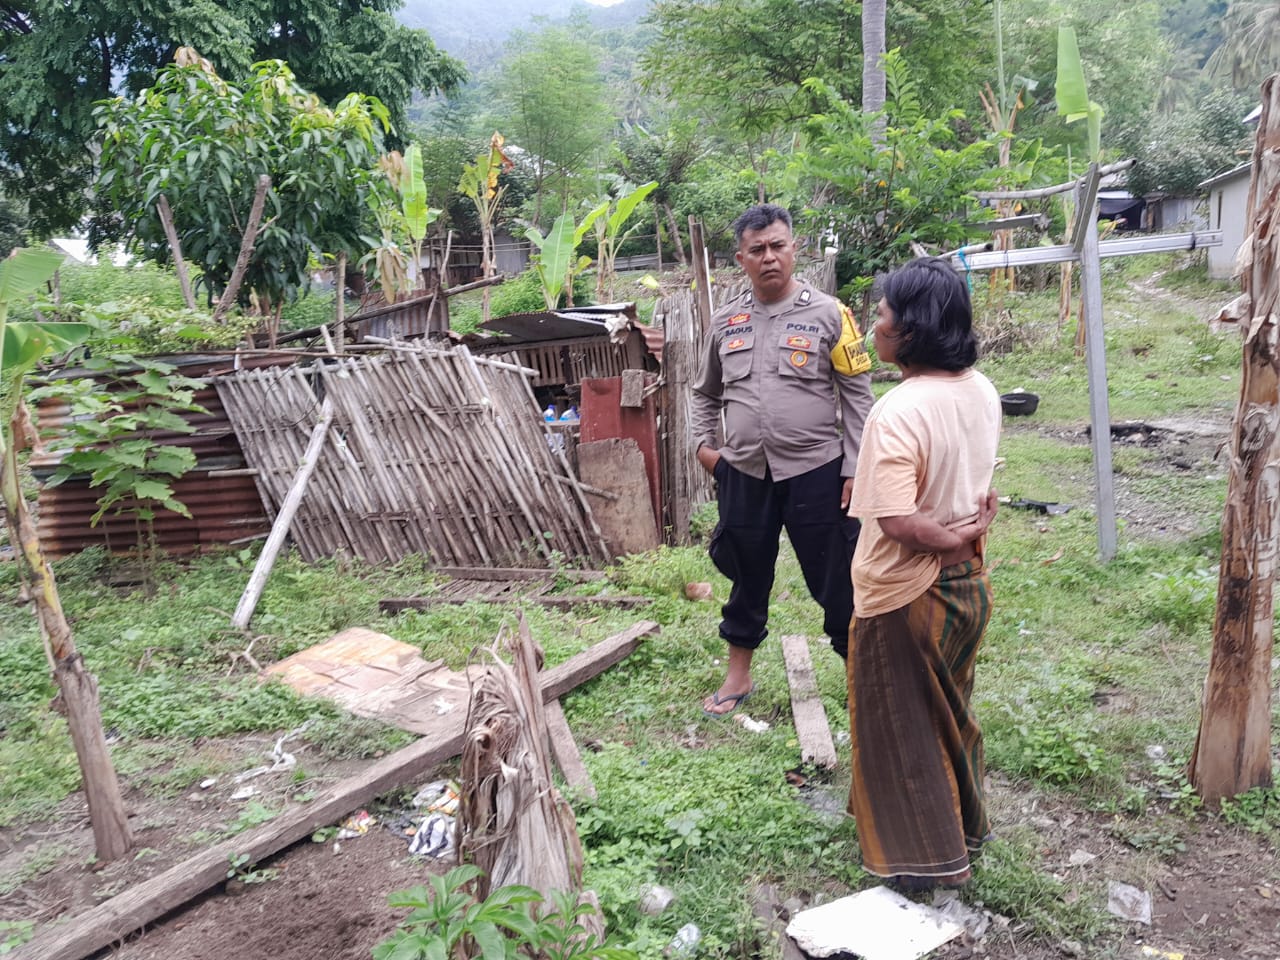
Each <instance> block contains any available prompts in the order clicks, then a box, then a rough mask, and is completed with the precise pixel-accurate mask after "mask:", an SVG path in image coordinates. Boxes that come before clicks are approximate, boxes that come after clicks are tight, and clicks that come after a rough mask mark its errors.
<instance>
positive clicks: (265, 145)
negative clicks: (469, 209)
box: [95, 58, 387, 317]
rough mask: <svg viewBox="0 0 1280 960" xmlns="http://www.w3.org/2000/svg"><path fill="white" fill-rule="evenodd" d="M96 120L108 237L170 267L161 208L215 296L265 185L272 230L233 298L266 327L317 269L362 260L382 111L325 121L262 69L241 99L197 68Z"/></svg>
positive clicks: (353, 99) (237, 89)
mask: <svg viewBox="0 0 1280 960" xmlns="http://www.w3.org/2000/svg"><path fill="white" fill-rule="evenodd" d="M187 59H189V58H187ZM97 113H98V118H99V122H100V124H101V126H102V136H101V160H100V162H101V167H102V174H101V176H100V178H99V180H98V185H97V186H98V191H99V193H100V195H101V197H102V198H103V200H104V201H105V202H107V203H109V204H110V205H111V207H112V210H113V211H114V212H115V214H116V216H117V217H118V219H117V220H116V221H115V222H114V223H113V224H108V226H109V227H111V228H114V230H115V231H117V232H120V233H124V234H125V235H127V236H129V237H131V238H132V239H133V240H134V241H135V243H136V245H137V246H138V248H139V249H140V251H141V253H142V255H143V256H144V257H145V258H147V259H149V260H156V261H159V262H165V261H167V260H168V259H169V258H170V250H169V247H168V244H167V242H166V240H165V236H164V231H163V227H162V223H161V218H160V214H159V210H158V203H159V198H160V197H161V196H162V195H163V196H165V197H167V198H168V202H169V205H170V206H171V207H172V209H173V219H174V223H175V226H176V227H177V230H178V234H179V238H180V241H181V244H182V250H183V254H184V256H185V257H187V258H190V259H191V260H193V261H195V262H196V263H198V264H199V265H200V267H201V269H202V270H203V275H202V278H201V279H202V282H203V283H204V284H206V285H207V287H208V291H209V293H210V295H211V296H213V297H219V298H220V297H223V296H224V294H225V292H226V287H227V284H228V281H229V280H230V278H231V276H232V274H233V272H234V270H235V268H236V262H237V258H238V257H239V255H240V251H241V247H242V241H243V238H244V235H245V233H246V230H247V226H248V225H247V223H246V220H247V217H248V213H249V210H250V206H251V204H252V202H253V198H254V196H255V191H256V190H257V188H258V184H259V182H260V178H261V177H263V176H267V177H270V180H271V184H272V186H271V189H270V192H269V193H268V195H267V218H266V220H265V223H264V225H263V227H262V229H261V231H260V233H259V234H258V237H257V241H256V243H255V244H254V246H253V255H252V258H251V259H250V260H249V262H248V266H247V269H246V270H245V271H244V285H243V287H242V288H241V289H242V290H244V291H246V294H245V296H244V297H242V299H245V300H247V299H249V298H250V297H252V298H253V299H254V300H256V304H257V307H258V310H259V312H260V313H262V314H263V315H264V316H268V317H270V316H273V315H274V316H276V317H278V314H279V309H280V307H281V306H282V304H283V303H284V302H286V301H291V300H293V299H294V298H295V297H296V296H297V294H298V293H299V292H300V291H301V290H302V289H304V288H305V286H306V283H307V277H308V272H307V271H308V264H309V262H310V260H311V259H312V258H313V257H315V258H317V259H320V258H321V256H322V255H323V254H337V253H342V252H345V253H347V255H348V259H349V260H352V261H354V259H355V256H356V254H358V253H359V252H360V251H362V250H363V249H364V247H365V245H366V244H365V241H364V239H363V238H362V233H361V228H362V223H363V221H364V214H365V211H366V210H367V207H368V205H369V202H370V194H371V193H372V192H373V191H375V190H378V189H380V188H385V187H386V180H385V178H384V177H382V175H381V174H379V173H378V172H377V170H376V163H377V157H378V154H379V152H380V148H381V135H382V133H383V131H384V130H385V128H386V124H387V114H386V111H385V109H384V108H383V107H382V105H381V103H379V102H378V101H377V100H375V99H373V98H370V97H365V96H362V95H360V94H352V95H350V96H348V97H346V98H345V99H343V100H342V102H340V103H339V104H338V105H337V106H336V107H334V108H333V109H330V108H328V107H326V106H324V105H323V104H322V103H321V102H320V100H319V98H317V97H316V96H315V95H314V94H312V93H309V92H308V91H306V90H304V89H302V87H300V86H299V85H298V83H297V81H296V80H295V78H294V76H293V73H292V72H291V71H290V70H289V68H288V66H287V65H285V64H284V63H281V62H280V61H267V62H265V63H261V64H258V65H257V66H256V67H255V69H254V73H253V75H252V77H251V78H250V79H249V80H247V81H246V82H244V83H242V84H240V85H236V84H232V83H229V82H227V81H225V80H223V79H222V78H221V77H219V76H218V75H217V74H216V73H215V72H214V71H213V69H212V67H211V66H210V65H209V64H208V63H207V62H200V61H196V62H193V63H191V64H190V65H188V66H179V65H174V66H171V67H168V68H166V69H165V70H164V71H163V72H162V73H161V74H160V76H159V77H158V78H157V80H156V84H155V86H154V87H152V88H150V89H149V90H147V91H145V92H144V93H143V94H142V95H141V96H139V97H138V98H137V99H136V100H126V99H124V98H122V97H118V98H116V99H114V100H112V101H109V102H107V103H105V104H103V105H102V106H101V107H100V108H99V109H98V111H97ZM108 233H110V231H108ZM95 238H96V237H95Z"/></svg>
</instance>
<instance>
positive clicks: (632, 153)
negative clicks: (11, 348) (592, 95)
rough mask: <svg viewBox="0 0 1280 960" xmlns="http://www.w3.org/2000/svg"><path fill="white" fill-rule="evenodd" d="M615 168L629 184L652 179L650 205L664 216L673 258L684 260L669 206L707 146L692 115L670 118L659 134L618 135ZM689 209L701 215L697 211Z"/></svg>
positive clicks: (670, 206)
mask: <svg viewBox="0 0 1280 960" xmlns="http://www.w3.org/2000/svg"><path fill="white" fill-rule="evenodd" d="M617 150H618V168H619V171H620V172H621V173H622V175H623V176H624V177H626V178H627V179H628V180H630V181H631V182H632V183H646V182H649V181H652V182H654V183H656V184H657V186H656V187H655V188H654V189H653V191H652V192H651V193H650V194H649V199H651V200H652V201H653V203H654V205H655V206H656V207H657V208H658V210H659V211H660V212H661V214H664V215H665V216H666V218H667V227H668V229H669V230H670V232H671V242H672V243H673V244H675V248H676V259H677V260H678V261H679V262H680V263H684V262H685V255H684V245H683V244H682V243H681V242H680V222H679V221H678V220H677V219H676V214H675V210H674V209H673V203H674V197H675V190H676V189H677V188H678V187H679V186H680V184H682V183H685V182H686V181H687V180H688V179H689V178H690V175H691V173H692V171H693V169H694V168H695V165H696V164H697V162H698V161H699V160H700V159H702V157H703V156H704V155H705V154H706V152H707V146H706V143H705V140H704V138H703V136H702V135H701V133H700V131H699V129H698V122H697V121H696V120H694V119H692V118H688V119H676V120H673V121H672V122H671V123H670V124H669V125H668V126H667V128H666V129H665V130H663V131H662V132H661V133H649V132H648V131H646V130H643V129H637V130H636V131H635V132H633V133H631V134H629V135H627V136H624V137H622V138H621V139H620V140H619V141H618V144H617ZM690 212H693V213H697V214H699V215H701V214H702V211H701V210H691V211H690Z"/></svg>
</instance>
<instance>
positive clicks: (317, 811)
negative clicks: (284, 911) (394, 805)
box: [14, 620, 658, 960]
mask: <svg viewBox="0 0 1280 960" xmlns="http://www.w3.org/2000/svg"><path fill="white" fill-rule="evenodd" d="M657 631H658V625H657V624H656V623H652V622H650V621H647V620H645V621H641V622H639V623H636V624H634V625H633V626H631V627H630V628H629V629H627V630H624V631H623V632H622V633H619V634H615V635H614V636H612V637H608V638H607V639H605V640H601V641H600V642H599V643H597V644H595V645H594V646H592V647H589V648H588V649H586V650H584V651H582V652H581V653H579V654H577V655H576V656H573V657H571V658H569V659H568V660H566V661H565V662H564V663H562V664H560V665H559V666H557V667H553V668H552V669H550V670H546V671H544V672H543V673H542V675H541V676H540V677H539V685H540V687H541V690H542V696H543V698H544V699H543V702H544V703H545V702H550V701H553V700H559V699H560V697H562V696H564V695H565V694H566V693H568V692H569V691H570V690H572V689H574V688H575V687H578V686H580V685H581V684H583V683H586V682H587V681H588V680H591V679H593V678H595V677H597V676H599V675H600V674H601V673H603V672H604V671H605V670H607V669H609V668H610V667H612V666H613V665H614V664H616V663H618V662H619V661H621V660H623V659H624V658H625V657H627V656H628V655H630V654H631V653H632V652H633V651H634V650H635V649H636V647H638V646H639V644H640V641H641V640H642V639H643V638H644V637H645V636H647V635H649V634H653V633H656V632H657ZM465 722H466V717H465V716H463V715H461V714H455V715H452V716H451V715H449V714H445V715H443V716H442V717H441V718H440V729H439V731H438V732H437V733H435V734H433V735H432V736H429V737H424V738H423V739H421V740H418V741H417V742H415V743H411V744H410V745H409V746H407V747H404V748H403V749H401V750H397V751H396V752H395V753H392V754H390V755H389V756H387V757H384V758H383V759H381V760H379V761H377V762H376V763H374V764H372V765H371V766H369V767H368V768H366V769H365V770H363V771H361V772H360V773H358V774H356V775H355V776H352V777H348V778H347V779H346V780H343V781H340V782H339V783H336V784H334V785H333V786H332V787H330V788H329V789H328V790H326V791H324V792H323V793H322V794H321V795H320V796H318V797H316V799H314V800H312V801H311V802H310V803H308V804H306V805H300V806H298V807H295V808H294V809H292V810H288V811H286V812H285V813H283V814H281V815H280V816H278V817H276V818H275V819H274V820H272V821H271V822H270V823H266V824H263V825H262V826H261V827H258V828H257V829H256V830H251V831H249V832H247V833H242V834H239V835H238V836H236V837H233V838H231V839H230V840H226V841H224V842H222V843H220V844H217V845H216V846H214V847H210V848H209V849H208V850H205V851H203V852H202V853H199V854H197V855H196V856H194V857H191V858H190V859H189V860H185V861H183V862H182V863H180V864H177V865H176V866H174V867H170V868H169V869H168V870H166V871H164V873H161V874H160V875H158V876H156V877H152V878H151V879H150V880H147V881H145V882H143V883H140V884H137V885H135V886H133V887H131V888H130V889H128V890H126V891H125V892H124V893H121V894H119V895H117V896H114V897H112V898H111V899H110V900H107V901H106V902H105V903H102V904H99V905H98V906H96V907H94V908H93V909H92V910H87V911H85V912H84V913H82V914H80V915H78V916H76V917H73V918H71V919H70V920H68V921H67V922H66V923H64V924H59V925H58V926H55V927H53V928H52V929H50V930H48V931H46V932H42V933H40V934H38V935H37V936H36V937H35V938H34V939H33V940H31V941H30V942H29V943H27V944H26V945H25V946H23V947H21V948H19V950H18V952H17V953H16V954H14V958H15V960H83V958H84V957H87V956H89V955H91V954H93V953H96V952H97V951H99V950H102V949H104V948H105V947H108V946H110V945H111V944H113V943H116V942H118V941H120V940H122V939H123V938H125V937H127V936H128V935H129V934H131V933H133V932H134V931H135V930H138V929H139V928H141V927H143V926H145V925H146V924H148V923H151V922H152V921H153V920H156V919H157V918H159V917H161V916H163V915H164V914H166V913H168V912H169V911H170V910H174V909H176V908H177V907H180V906H182V905H183V904H184V903H186V902H187V901H189V900H191V899H192V898H194V897H197V896H199V895H200V894H202V893H204V892H205V891H206V890H208V889H210V888H211V887H214V886H216V885H217V884H219V883H221V882H222V881H223V880H225V879H226V877H227V863H228V858H229V857H231V856H232V855H237V856H238V855H242V854H246V855H248V857H249V861H250V862H252V863H257V862H259V861H261V860H264V859H266V858H267V857H270V856H272V855H273V854H275V853H278V852H279V851H281V850H283V849H284V848H285V847H287V846H289V845H290V844H292V843H296V842H297V841H298V840H301V839H303V838H304V837H308V836H310V835H311V834H312V833H314V832H315V831H316V830H317V829H319V828H320V827H323V826H327V825H328V824H331V823H334V822H336V821H338V820H340V819H341V818H342V817H343V816H344V815H345V814H347V813H350V812H351V811H352V810H353V809H355V808H356V807H359V806H361V805H363V804H366V803H368V802H369V801H371V800H373V799H374V798H375V797H377V796H379V795H380V794H383V793H386V792H387V791H388V790H392V789H395V788H396V787H398V786H401V785H402V784H404V783H405V782H407V781H409V780H412V779H414V778H416V777H418V776H421V775H422V774H424V773H426V772H427V771H429V770H431V769H432V768H434V767H436V766H438V765H439V764H441V763H443V762H444V761H446V760H448V759H450V758H451V757H455V756H457V755H458V754H459V753H460V752H461V750H462V739H463V727H464V725H465Z"/></svg>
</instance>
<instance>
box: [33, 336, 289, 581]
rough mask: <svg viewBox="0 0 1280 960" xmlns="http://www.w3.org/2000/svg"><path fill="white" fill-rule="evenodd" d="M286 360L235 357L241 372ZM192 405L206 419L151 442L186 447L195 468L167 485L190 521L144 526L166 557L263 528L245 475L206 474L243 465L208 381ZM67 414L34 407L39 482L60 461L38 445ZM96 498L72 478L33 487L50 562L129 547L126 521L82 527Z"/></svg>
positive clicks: (222, 367)
mask: <svg viewBox="0 0 1280 960" xmlns="http://www.w3.org/2000/svg"><path fill="white" fill-rule="evenodd" d="M160 359H163V360H164V361H165V362H166V363H170V364H172V365H173V366H176V367H178V368H179V369H181V370H182V372H183V373H184V374H185V375H187V376H189V377H193V378H196V379H206V378H213V377H217V376H221V375H224V374H227V373H230V372H232V371H233V370H234V369H235V367H236V362H235V360H234V358H232V357H227V356H209V355H184V356H179V357H164V358H160ZM293 359H294V358H293V357H292V356H289V355H285V354H275V355H262V354H259V355H254V356H248V357H242V358H241V359H240V363H239V366H240V368H241V369H244V368H257V367H269V366H278V365H281V364H285V363H291V362H293ZM84 376H98V375H97V374H92V373H90V372H89V371H85V370H83V369H72V368H69V369H66V370H62V371H59V372H58V374H57V375H56V376H54V377H51V378H49V381H50V382H55V383H56V382H57V380H58V379H65V378H69V377H84ZM195 402H196V403H198V404H200V405H201V406H203V407H204V408H205V410H206V411H207V412H206V413H187V414H184V415H183V419H184V420H186V422H187V423H189V424H190V425H191V426H193V427H194V428H195V432H194V433H191V434H182V433H175V432H173V431H156V432H155V433H154V434H153V436H152V439H154V440H155V441H156V442H158V443H163V444H170V445H173V446H180V447H187V448H189V449H190V450H191V451H192V452H193V453H194V454H195V456H196V469H195V470H193V471H191V472H190V473H188V474H187V475H186V476H184V477H181V478H180V479H178V480H177V481H175V482H174V484H173V490H174V495H175V496H176V497H177V499H178V500H179V501H180V502H182V503H184V504H186V506H187V509H189V510H190V511H191V514H192V516H191V517H190V518H187V517H184V516H182V515H181V514H177V513H173V512H171V511H168V510H160V511H158V512H157V514H156V518H155V521H154V523H153V525H152V526H153V533H154V536H155V539H156V543H157V545H158V546H159V547H160V548H161V549H162V550H164V551H165V552H167V553H170V554H174V555H186V554H192V553H199V552H201V551H202V550H203V549H207V548H208V547H210V546H212V545H215V544H226V543H230V542H232V541H235V540H241V539H244V538H247V537H253V536H258V535H262V534H265V533H266V532H267V531H268V530H269V529H270V522H269V520H268V518H267V516H266V511H265V509H264V508H263V506H262V500H261V498H260V496H259V494H258V488H257V484H256V483H255V481H254V478H253V477H252V476H250V475H240V476H213V475H211V473H212V474H219V473H221V472H223V471H228V470H241V469H244V468H245V466H246V463H245V458H244V453H243V452H242V451H241V449H240V443H239V441H238V440H237V439H236V435H235V431H234V430H233V429H232V427H231V422H230V420H229V419H228V417H227V412H226V410H225V409H224V408H223V406H222V401H221V400H220V399H219V398H218V392H217V390H215V389H214V387H213V384H212V382H210V383H208V384H207V385H206V386H205V387H203V388H202V389H200V390H198V391H197V392H196V396H195ZM69 414H70V409H69V407H68V405H67V404H66V403H64V402H60V401H58V400H56V399H53V398H50V399H47V400H44V401H42V402H41V403H40V404H39V406H38V407H37V408H36V411H35V419H36V423H37V426H38V428H39V431H40V435H41V437H42V438H43V439H42V445H41V446H40V447H39V448H37V449H36V450H34V451H32V455H31V460H30V464H31V470H32V472H33V473H34V474H35V476H36V477H37V478H38V479H40V480H44V479H47V478H48V477H49V476H50V475H51V474H52V473H53V470H54V468H55V467H57V465H58V463H59V462H60V461H61V455H60V454H58V453H51V452H50V451H49V450H48V449H47V447H46V446H44V444H47V442H48V439H49V438H50V437H51V436H56V435H58V433H59V432H60V431H61V428H62V425H63V424H64V423H65V422H66V420H67V417H68V416H69ZM100 495H101V491H100V490H98V489H93V488H90V486H89V482H88V478H87V477H80V478H76V477H73V478H71V479H69V480H67V481H66V482H65V483H62V484H60V485H58V486H56V487H49V486H45V487H42V488H41V490H40V499H39V506H40V524H39V531H40V545H41V546H42V547H43V548H44V550H45V552H46V553H47V554H48V555H49V556H50V557H55V558H56V557H62V556H66V555H68V554H71V553H75V552H77V551H79V550H83V549H84V548H86V547H89V546H95V545H98V546H104V547H106V548H107V549H109V550H111V551H113V552H116V553H128V552H131V551H133V550H135V549H136V548H137V544H138V531H137V529H136V521H135V520H134V518H133V516H132V515H124V516H120V515H114V514H107V515H105V516H104V517H103V518H102V519H101V520H100V521H99V522H98V524H97V525H96V526H94V525H91V524H90V520H91V519H92V517H93V515H94V514H95V513H97V512H98V504H97V500H98V497H99V496H100ZM126 506H127V504H126Z"/></svg>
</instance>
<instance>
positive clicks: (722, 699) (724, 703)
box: [702, 680, 756, 717]
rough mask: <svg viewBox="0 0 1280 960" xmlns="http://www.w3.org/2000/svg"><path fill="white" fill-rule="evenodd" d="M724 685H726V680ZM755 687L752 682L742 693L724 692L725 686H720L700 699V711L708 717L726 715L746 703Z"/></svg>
mask: <svg viewBox="0 0 1280 960" xmlns="http://www.w3.org/2000/svg"><path fill="white" fill-rule="evenodd" d="M725 685H726V686H727V685H728V681H727V680H726V681H725ZM755 689H756V685H755V684H754V683H753V684H751V686H749V687H748V688H747V689H746V690H745V691H743V692H742V693H733V692H726V691H725V687H721V688H720V689H719V690H717V691H716V692H715V693H713V694H712V695H711V696H709V697H707V698H706V699H705V700H703V701H702V712H703V713H705V714H706V715H707V716H708V717H727V716H728V715H729V714H731V713H733V711H735V710H737V709H738V707H740V706H742V705H743V704H744V703H746V702H747V700H749V699H750V698H751V694H753V693H754V692H755Z"/></svg>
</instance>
